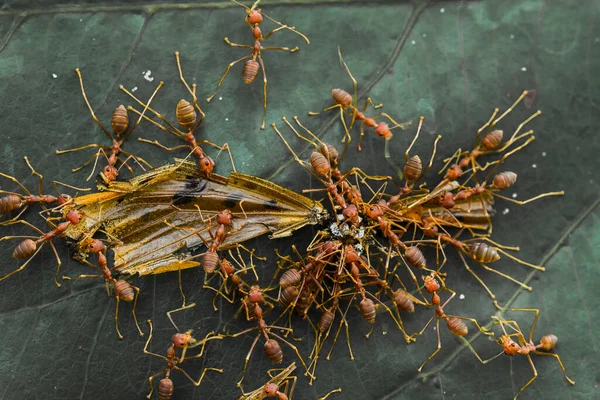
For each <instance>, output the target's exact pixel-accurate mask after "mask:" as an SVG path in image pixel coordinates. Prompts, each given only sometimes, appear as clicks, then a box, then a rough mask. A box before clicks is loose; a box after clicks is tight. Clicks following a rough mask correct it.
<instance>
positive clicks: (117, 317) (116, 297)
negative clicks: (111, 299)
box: [115, 295, 123, 340]
mask: <svg viewBox="0 0 600 400" xmlns="http://www.w3.org/2000/svg"><path fill="white" fill-rule="evenodd" d="M115 299H117V308H116V310H115V328H116V329H117V335H119V339H121V340H123V335H121V331H119V296H117V295H115Z"/></svg>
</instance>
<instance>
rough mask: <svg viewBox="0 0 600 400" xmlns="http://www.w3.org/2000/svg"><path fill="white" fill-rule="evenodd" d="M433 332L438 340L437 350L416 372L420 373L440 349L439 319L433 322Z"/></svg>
mask: <svg viewBox="0 0 600 400" xmlns="http://www.w3.org/2000/svg"><path fill="white" fill-rule="evenodd" d="M435 331H436V333H437V339H438V344H437V349H436V350H435V351H434V352H433V353H432V354H431V355H430V356H429V358H428V359H427V360H425V362H424V363H423V364H421V366H420V367H419V369H417V371H418V372H421V370H422V369H423V367H424V366H425V364H427V362H428V361H429V360H431V359H432V358H433V357H435V355H436V354H437V353H438V352H439V351H440V350H441V348H442V340H441V339H440V319H439V318H437V319H436V321H435Z"/></svg>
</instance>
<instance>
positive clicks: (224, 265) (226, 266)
mask: <svg viewBox="0 0 600 400" xmlns="http://www.w3.org/2000/svg"><path fill="white" fill-rule="evenodd" d="M221 272H223V274H224V275H225V276H229V275H231V274H233V273H234V272H235V267H234V266H233V265H231V263H230V262H229V260H227V259H226V258H222V259H221Z"/></svg>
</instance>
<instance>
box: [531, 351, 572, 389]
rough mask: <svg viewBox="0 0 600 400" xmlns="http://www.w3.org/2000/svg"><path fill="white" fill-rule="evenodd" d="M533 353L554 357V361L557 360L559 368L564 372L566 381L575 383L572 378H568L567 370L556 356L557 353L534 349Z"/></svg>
mask: <svg viewBox="0 0 600 400" xmlns="http://www.w3.org/2000/svg"><path fill="white" fill-rule="evenodd" d="M534 353H535V354H537V355H538V356H545V357H554V358H556V361H558V364H559V365H560V368H561V369H562V370H563V372H564V373H565V378H566V379H567V381H568V382H569V383H570V384H571V385H575V381H574V380H572V379H571V378H569V377H568V376H567V371H566V370H565V366H564V365H563V363H562V361H561V360H560V357H559V356H558V354H555V353H544V352H543V351H534Z"/></svg>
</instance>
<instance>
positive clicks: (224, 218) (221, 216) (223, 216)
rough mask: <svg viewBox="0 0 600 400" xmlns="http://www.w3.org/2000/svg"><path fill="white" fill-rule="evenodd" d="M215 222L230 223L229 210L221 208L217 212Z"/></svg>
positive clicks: (220, 223)
mask: <svg viewBox="0 0 600 400" xmlns="http://www.w3.org/2000/svg"><path fill="white" fill-rule="evenodd" d="M217 224H219V225H231V211H229V210H223V211H221V212H220V213H218V214H217Z"/></svg>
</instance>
